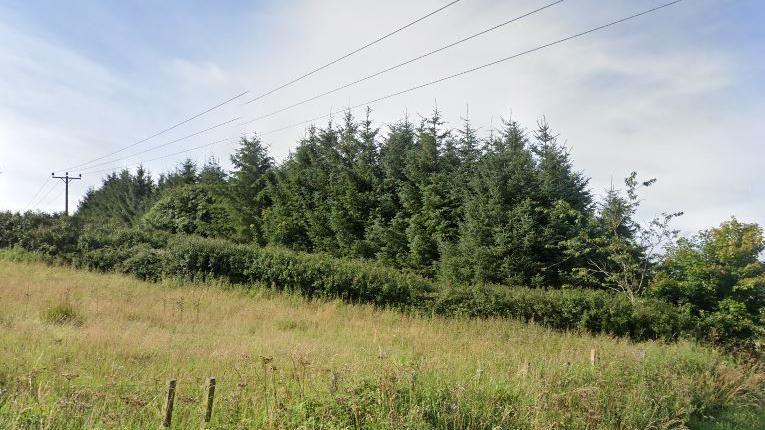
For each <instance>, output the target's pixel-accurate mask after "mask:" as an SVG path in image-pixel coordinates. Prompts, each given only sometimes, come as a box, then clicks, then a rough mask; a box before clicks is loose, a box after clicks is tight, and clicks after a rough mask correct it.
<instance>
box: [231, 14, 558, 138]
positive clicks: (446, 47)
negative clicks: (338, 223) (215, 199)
mask: <svg viewBox="0 0 765 430" xmlns="http://www.w3.org/2000/svg"><path fill="white" fill-rule="evenodd" d="M563 1H564V0H557V1H554V2H552V3H549V4H547V5H545V6H542V7H540V8H537V9H535V10H532V11H531V12H527V13H525V14H523V15H520V16H517V17H515V18H512V19H509V20H507V21H504V22H502V23H499V24H497V25H495V26H493V27H489V28H486V29H484V30H481V31H479V32H478V33H474V34H472V35H470V36H467V37H464V38H462V39H459V40H457V41H455V42H452V43H449V44H447V45H444V46H442V47H440V48H437V49H434V50H432V51H428V52H425V53H424V54H421V55H418V56H416V57H413V58H410V59H408V60H406V61H402V62H400V63H398V64H396V65H394V66H390V67H388V68H386V69H383V70H380V71H378V72H375V73H372V74H371V75H367V76H364V77H363V78H359V79H356V80H355V81H351V82H348V83H346V84H343V85H340V86H339V87H337V88H334V89H331V90H329V91H326V92H323V93H321V94H317V95H315V96H313V97H309V98H307V99H304V100H301V101H299V102H297V103H294V104H291V105H289V106H285V107H283V108H280V109H277V110H275V111H273V112H269V113H267V114H263V115H261V116H258V117H256V118H253V119H251V120H249V121H247V122H245V123H243V124H242V125H245V124H250V123H253V122H255V121H258V120H261V119H265V118H268V117H271V116H274V115H276V114H278V113H282V112H284V111H287V110H290V109H292V108H295V107H298V106H300V105H303V104H306V103H308V102H312V101H314V100H316V99H319V98H322V97H324V96H328V95H330V94H333V93H336V92H338V91H341V90H344V89H346V88H349V87H352V86H354V85H356V84H360V83H362V82H364V81H367V80H369V79H372V78H376V77H378V76H380V75H383V74H385V73H388V72H390V71H393V70H396V69H398V68H401V67H404V66H406V65H408V64H411V63H414V62H416V61H419V60H422V59H423V58H426V57H429V56H431V55H433V54H437V53H439V52H442V51H445V50H447V49H449V48H452V47H455V46H457V45H459V44H462V43H465V42H467V41H469V40H472V39H475V38H476V37H479V36H483V35H484V34H486V33H489V32H492V31H494V30H497V29H499V28H502V27H504V26H506V25H509V24H512V23H514V22H516V21H520V20H522V19H523V18H526V17H529V16H531V15H534V14H536V13H539V12H541V11H543V10H545V9H547V8H550V7H552V6H555V5H557V4H559V3H563Z"/></svg>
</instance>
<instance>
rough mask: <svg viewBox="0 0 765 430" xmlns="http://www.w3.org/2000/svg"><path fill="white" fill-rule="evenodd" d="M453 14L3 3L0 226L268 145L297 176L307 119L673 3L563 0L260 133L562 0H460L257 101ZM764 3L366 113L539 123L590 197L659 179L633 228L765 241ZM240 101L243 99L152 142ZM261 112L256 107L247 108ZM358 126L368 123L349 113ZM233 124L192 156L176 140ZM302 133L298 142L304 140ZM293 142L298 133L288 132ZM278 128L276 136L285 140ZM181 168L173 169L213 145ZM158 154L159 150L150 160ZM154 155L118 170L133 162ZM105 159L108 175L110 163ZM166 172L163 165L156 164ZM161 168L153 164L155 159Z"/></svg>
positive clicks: (593, 37)
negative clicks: (139, 170) (136, 180)
mask: <svg viewBox="0 0 765 430" xmlns="http://www.w3.org/2000/svg"><path fill="white" fill-rule="evenodd" d="M447 3H448V0H420V1H417V2H411V1H398V0H396V1H385V2H379V1H367V0H364V1H358V0H357V1H352V0H321V1H319V0H314V1H302V0H294V1H244V0H242V1H218V2H209V1H161V2H159V1H148V0H135V1H130V2H117V1H102V0H92V1H85V0H70V1H67V2H60V1H57V0H55V1H54V0H47V1H46V0H38V1H29V0H24V1H21V0H18V1H16V0H11V1H9V0H0V210H13V211H18V210H25V209H33V210H43V211H61V210H63V205H64V186H63V183H61V181H57V180H51V179H49V177H50V175H51V172H55V173H56V174H57V175H58V174H62V173H64V171H65V170H66V169H67V168H70V167H74V166H78V165H80V164H82V163H83V162H87V161H90V160H94V159H97V158H98V160H97V161H94V162H92V163H90V164H88V165H86V166H82V167H79V168H75V169H70V173H71V174H75V175H78V174H82V175H83V177H82V180H78V181H74V182H72V183H71V184H70V206H72V207H74V206H75V205H76V204H77V202H78V201H79V199H80V198H81V196H82V195H83V193H84V192H85V191H86V190H87V189H88V187H93V186H98V184H99V183H100V182H101V180H102V179H103V177H104V175H106V174H107V173H108V171H104V170H108V169H121V168H125V167H127V168H135V166H136V165H137V164H139V163H142V164H144V165H145V166H146V167H147V168H148V169H149V170H150V171H151V172H152V173H153V174H155V175H156V174H159V173H161V172H163V171H167V170H170V169H173V168H174V167H175V165H177V163H178V162H179V161H181V160H183V159H184V158H187V157H189V158H192V159H193V160H195V161H197V162H198V163H204V162H205V160H208V159H210V158H211V157H212V158H216V159H218V160H220V163H221V164H223V165H224V166H226V167H228V166H230V164H229V161H228V159H229V156H230V154H231V152H232V150H233V149H235V147H236V143H235V141H236V138H238V137H239V136H241V135H243V134H246V133H253V132H257V133H259V134H261V136H262V138H263V140H264V142H265V143H266V144H267V145H269V147H270V149H271V152H272V155H273V156H274V157H275V158H276V159H277V160H281V159H284V157H286V156H287V155H288V154H289V151H290V149H291V148H294V147H295V145H296V144H297V142H298V140H299V139H300V137H301V136H303V135H304V134H305V131H306V127H307V125H306V124H305V123H304V122H305V121H306V120H308V119H311V118H315V117H318V116H325V118H323V119H321V120H317V121H316V122H317V125H325V124H326V122H327V121H328V119H329V118H330V117H331V118H339V117H340V115H342V112H343V110H344V109H347V108H348V107H349V106H355V105H359V104H363V103H364V102H366V101H369V100H373V99H376V98H378V97H380V96H383V95H387V94H390V93H395V92H398V91H401V90H404V89H407V88H411V87H414V86H417V85H419V84H422V83H425V82H428V81H432V80H435V79H439V78H441V77H444V76H447V75H451V74H453V73H456V72H460V71H463V70H466V69H470V68H472V67H475V66H478V65H481V64H485V63H488V62H491V61H493V60H496V59H499V58H503V57H507V56H510V55H513V54H516V53H518V52H522V51H525V50H528V49H531V48H534V47H537V46H540V45H544V44H546V43H549V42H551V41H554V40H558V39H561V38H564V37H566V36H569V35H572V34H576V33H579V32H582V31H585V30H588V29H590V28H592V27H596V26H599V25H602V24H605V23H607V22H610V21H613V20H616V19H619V18H622V17H624V16H627V15H631V14H633V13H636V12H639V11H642V10H644V9H649V8H651V7H654V6H657V5H659V4H661V3H662V0H658V1H655V0H652V1H644V0H632V1H626V0H613V1H608V2H603V1H600V0H565V1H563V2H561V3H559V4H556V5H553V6H550V7H549V8H546V9H544V10H543V11H540V12H538V13H535V14H533V15H531V16H528V17H526V18H524V19H521V20H519V21H517V22H514V23H512V24H509V25H507V26H505V27H502V28H500V29H498V30H496V31H492V32H490V33H488V34H485V35H483V36H481V37H478V38H475V39H473V40H471V41H469V42H466V43H463V44H461V45H458V46H455V47H453V48H450V49H447V50H444V51H443V52H440V53H438V54H435V55H433V56H430V57H428V58H425V59H423V60H421V61H416V62H413V63H411V64H409V65H407V66H405V67H402V68H399V69H397V70H394V71H392V72H390V73H386V74H384V75H382V76H379V77H377V78H374V79H370V80H368V81H365V82H363V83H361V84H359V85H356V86H353V87H351V88H348V89H345V90H342V91H339V92H337V93H335V94H332V95H329V96H326V97H322V98H319V99H317V100H315V101H312V102H309V103H305V104H303V105H301V106H299V107H296V108H294V109H289V110H287V111H285V112H282V113H279V114H277V115H273V116H271V117H268V118H265V119H262V120H257V121H253V122H251V123H249V124H246V125H241V124H243V123H245V122H247V121H249V120H251V119H253V118H255V117H258V116H260V115H263V114H265V113H269V112H272V111H274V110H277V109H280V108H282V107H285V106H289V105H291V104H293V103H295V102H297V101H300V100H303V99H305V98H308V97H311V96H314V95H317V94H320V93H323V92H324V91H327V90H329V89H332V88H335V87H337V86H339V85H342V84H345V83H347V82H351V81H354V80H356V79H358V78H360V77H362V76H365V75H368V74H371V73H374V72H377V71H379V70H382V69H385V68H387V67H389V66H391V65H394V64H397V63H399V62H401V61H404V60H407V59H409V58H412V57H415V56H418V55H420V54H422V53H424V52H427V51H429V50H432V49H436V48H439V47H441V46H443V45H445V44H448V43H451V42H453V41H456V40H459V39H461V38H463V37H466V36H469V35H471V34H473V33H476V32H478V31H481V30H483V29H485V28H488V27H491V26H493V25H496V24H498V23H500V22H503V21H506V20H508V19H510V18H513V17H517V16H520V15H523V14H525V13H527V12H530V11H533V10H535V9H538V8H540V7H543V6H545V5H548V4H550V3H553V0H547V1H544V0H543V1H540V0H511V1H491V0H461V1H459V2H457V3H456V4H454V5H452V6H450V7H448V8H446V9H444V10H443V11H441V12H439V13H437V14H435V15H433V16H431V17H429V18H428V19H426V20H423V21H421V22H419V23H418V24H416V25H413V26H412V27H409V28H407V29H405V30H403V31H401V32H399V33H397V34H395V35H393V36H391V37H389V38H387V39H385V40H384V41H382V42H380V43H378V44H375V45H373V46H371V47H369V48H368V49H365V50H363V51H361V52H359V53H357V54H355V55H353V56H350V57H349V58H346V59H344V60H342V61H340V62H338V63H337V64H334V65H332V66H330V67H327V68H326V69H324V70H322V71H320V72H318V73H315V74H313V75H311V76H309V77H307V78H305V79H303V80H301V81H299V82H297V83H295V84H294V85H291V86H289V87H286V88H284V89H282V90H280V91H277V92H275V93H273V94H271V95H269V96H267V97H264V98H262V99H260V100H258V101H256V102H253V103H250V104H245V103H244V101H247V100H249V99H250V98H253V97H254V96H256V95H258V94H262V93H264V92H266V91H269V90H271V89H273V88H276V87H278V86H280V85H281V84H283V83H285V82H287V81H289V80H291V79H292V78H295V77H297V76H300V75H302V74H303V73H305V72H307V71H310V70H312V69H314V68H316V67H318V66H321V65H323V64H325V63H327V62H328V61H330V60H333V59H335V58H338V57H340V56H342V55H343V54H345V53H347V52H349V51H352V50H354V49H356V48H358V47H360V46H362V45H364V44H365V43H367V42H369V41H372V40H374V39H376V38H377V37H379V36H381V35H383V34H385V33H388V32H389V31H391V30H393V29H395V28H398V27H400V26H402V25H404V24H406V23H408V22H410V21H413V20H414V19H416V18H418V17H420V16H423V15H425V14H427V13H428V12H430V11H432V10H435V9H437V8H439V7H441V6H443V5H445V4H447ZM763 22H765V4H762V2H761V1H759V0H735V1H734V0H684V1H682V2H680V3H678V4H676V5H673V6H670V7H668V8H665V9H662V10H660V11H658V12H656V13H653V14H649V15H646V16H642V17H639V18H637V19H634V20H631V21H628V22H625V23H623V24H619V25H617V26H614V27H611V28H608V29H605V30H602V31H598V32H595V33H592V34H589V35H587V36H584V37H582V38H578V39H575V40H572V41H569V42H566V43H562V44H559V45H555V46H552V47H549V48H546V49H542V50H539V51H537V52H533V53H531V54H528V55H524V56H521V57H518V58H515V59H513V60H510V61H507V62H504V63H501V64H497V65H495V66H492V67H489V68H486V69H483V70H480V71H476V72H473V73H469V74H466V75H464V76H461V77H458V78H455V79H450V80H447V81H443V82H440V83H438V84H436V85H432V86H428V87H425V88H422V89H419V90H416V91H412V92H409V93H406V94H402V95H399V96H396V97H392V98H390V99H387V100H384V101H381V102H378V103H374V104H371V105H370V107H371V108H372V110H373V113H372V118H373V119H374V121H375V123H376V125H377V126H379V127H380V128H381V129H382V130H383V131H384V130H385V128H386V126H387V124H391V123H393V122H396V121H398V120H400V119H402V118H403V117H404V116H409V117H410V118H414V119H416V118H418V115H428V114H429V113H430V112H431V111H432V110H433V109H434V108H435V107H437V108H438V109H439V110H441V111H442V112H443V114H444V116H445V119H446V120H447V124H448V125H449V126H451V127H459V126H460V125H461V121H462V118H464V117H466V116H469V118H470V120H471V122H472V123H473V125H475V126H477V127H479V128H480V131H481V133H483V134H484V135H487V134H488V133H489V132H490V131H491V130H492V129H493V128H496V127H498V125H499V124H500V122H501V120H502V119H503V118H504V119H508V118H512V119H514V120H516V121H518V122H519V123H520V124H522V125H524V126H526V127H528V128H533V127H534V126H535V124H536V122H537V121H538V120H539V119H540V118H541V117H543V116H544V117H545V118H546V119H547V121H548V122H549V123H550V125H551V126H552V127H553V129H554V130H555V131H556V132H557V133H559V136H560V139H561V140H562V141H565V142H566V144H567V145H568V147H569V148H570V150H571V154H572V157H573V159H574V164H575V167H576V169H578V170H581V171H582V172H584V174H585V175H586V176H588V177H590V178H591V182H590V184H591V187H592V190H593V193H594V194H595V195H598V196H600V195H602V194H603V193H604V191H605V190H606V189H607V188H608V187H610V186H611V184H615V185H616V186H618V185H619V184H621V183H622V180H623V178H624V177H626V176H627V175H628V174H629V173H630V172H631V171H637V172H638V173H639V176H640V177H641V178H646V179H647V178H654V177H655V178H657V179H658V181H657V183H656V185H654V186H653V187H651V188H649V189H646V190H644V192H643V198H644V202H643V205H642V207H641V212H640V216H641V217H642V218H644V219H649V218H650V217H652V216H653V215H655V214H658V213H660V212H663V211H672V212H674V211H683V212H684V215H683V216H682V217H681V218H680V219H678V220H677V222H676V225H677V227H678V228H680V229H681V230H682V231H683V232H686V233H692V232H694V231H696V230H699V229H705V228H709V227H711V226H714V225H717V224H719V223H720V222H722V221H724V220H725V219H727V218H729V217H730V216H732V215H734V216H736V217H738V218H739V219H740V220H743V221H747V222H758V223H760V224H761V225H765V187H763V186H762V182H763V181H762V179H763V177H764V176H765V174H764V173H763V167H765V163H764V160H765V145H763V141H762V140H763V138H762V136H763V135H765V120H763V118H765V57H764V56H763V55H762V52H765V49H764V48H765V26H763V25H762V23H763ZM243 91H249V93H248V94H247V95H245V96H243V97H240V98H238V99H236V100H235V101H233V102H231V103H228V104H226V105H224V106H223V107H221V108H218V109H215V110H213V111H211V112H209V113H207V114H205V115H203V116H201V117H199V118H197V119H195V120H193V121H190V122H188V123H186V124H183V125H181V126H179V127H177V128H175V129H173V130H171V131H169V132H166V133H164V134H161V135H160V136H157V137H154V138H152V139H149V140H147V141H145V142H142V143H140V144H136V145H135V146H132V147H130V148H129V149H126V150H124V151H122V152H120V153H118V154H117V155H114V156H111V157H104V156H105V155H108V154H110V153H112V152H114V151H117V150H119V149H121V148H123V147H126V146H128V145H131V144H134V143H136V142H139V141H141V140H143V139H145V138H146V137H149V136H152V135H153V134H155V133H157V132H158V131H161V130H163V129H165V128H167V127H169V126H171V125H173V124H176V123H178V122H180V121H182V120H184V119H185V118H188V117H190V116H192V115H195V114H197V113H200V112H202V111H204V110H206V109H208V108H210V107H212V106H214V105H217V104H218V103H220V102H222V101H224V100H227V99H230V98H231V97H234V96H236V95H237V94H240V93H242V92H243ZM248 96H249V97H248ZM356 112H357V113H361V110H358V111H356ZM235 118H239V119H237V120H236V121H233V122H231V123H229V124H227V125H224V126H219V127H217V128H214V129H212V130H210V131H207V132H204V133H200V134H198V135H196V136H193V137H191V138H188V139H184V140H180V141H178V142H174V143H170V142H172V141H174V140H177V139H179V138H183V137H185V136H189V135H191V134H195V133H196V132H198V131H201V130H204V129H207V128H210V127H213V126H216V125H218V124H221V123H223V122H226V121H229V120H232V119H235ZM300 123H303V124H300ZM294 124H299V125H296V126H293V127H287V126H290V125H294ZM276 130H278V131H276ZM222 139H230V140H228V141H224V142H221V143H217V144H213V145H208V146H204V147H202V148H200V149H197V150H194V151H190V152H187V153H184V154H178V155H173V156H168V157H164V156H166V155H169V154H174V153H177V152H180V151H185V150H188V149H190V148H194V147H199V146H203V145H207V144H209V143H211V142H216V141H219V140H222ZM155 147H159V148H156V149H152V148H155ZM137 152H142V153H141V154H138V155H136V156H134V157H131V158H127V159H124V160H115V159H117V158H124V157H125V156H129V155H131V154H133V153H137ZM101 157H104V158H101ZM159 157H164V158H161V159H157V158H159ZM149 160H153V161H149Z"/></svg>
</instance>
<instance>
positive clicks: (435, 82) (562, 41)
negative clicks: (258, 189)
mask: <svg viewBox="0 0 765 430" xmlns="http://www.w3.org/2000/svg"><path fill="white" fill-rule="evenodd" d="M681 1H682V0H674V1H671V2H668V3H664V4H662V5H659V6H656V7H653V8H650V9H647V10H644V11H642V12H638V13H635V14H632V15H629V16H627V17H624V18H621V19H618V20H615V21H611V22H609V23H606V24H603V25H600V26H597V27H593V28H590V29H588V30H585V31H582V32H579V33H576V34H573V35H570V36H567V37H564V38H562V39H558V40H555V41H552V42H549V43H546V44H543V45H539V46H537V47H534V48H531V49H527V50H525V51H522V52H519V53H516V54H513V55H510V56H507V57H504V58H500V59H498V60H495V61H492V62H489V63H486V64H482V65H480V66H476V67H472V68H470V69H466V70H463V71H461V72H457V73H454V74H451V75H447V76H444V77H442V78H439V79H436V80H433V81H429V82H425V83H423V84H420V85H416V86H413V87H410V88H407V89H405V90H401V91H398V92H394V93H391V94H387V95H384V96H381V97H378V98H375V99H372V100H368V101H366V102H363V103H359V104H357V105H354V106H351V107H349V108H348V110H354V109H358V108H360V107H364V106H368V105H371V104H374V103H378V102H380V101H383V100H387V99H390V98H393V97H396V96H399V95H402V94H406V93H409V92H412V91H416V90H418V89H422V88H425V87H428V86H432V85H435V84H438V83H440V82H444V81H447V80H450V79H454V78H457V77H460V76H463V75H466V74H469V73H472V72H476V71H478V70H482V69H485V68H488V67H491V66H495V65H497V64H500V63H503V62H506V61H509V60H512V59H515V58H518V57H521V56H524V55H527V54H531V53H533V52H537V51H540V50H543V49H546V48H549V47H552V46H555V45H558V44H561V43H564V42H567V41H570V40H573V39H577V38H580V37H583V36H586V35H588V34H591V33H594V32H597V31H600V30H604V29H606V28H609V27H612V26H615V25H618V24H621V23H623V22H625V21H629V20H632V19H635V18H638V17H640V16H643V15H647V14H650V13H653V12H656V11H658V10H661V9H664V8H667V7H669V6H672V5H674V4H677V3H680V2H681ZM332 115H333V114H332V113H329V114H324V115H320V116H316V117H314V118H311V119H308V120H305V121H301V122H298V123H293V124H290V125H287V126H284V127H280V128H277V129H273V130H269V131H266V132H264V133H260V135H261V136H263V135H267V134H272V133H276V132H279V131H283V130H287V129H290V128H293V127H297V126H300V125H305V124H310V123H312V122H315V121H317V120H319V119H323V118H327V117H331V116H332ZM244 124H246V123H240V124H236V125H237V126H241V125H244ZM168 144H169V143H168ZM184 152H185V151H184ZM115 161H119V160H115ZM93 167H95V166H93ZM109 170H111V169H109Z"/></svg>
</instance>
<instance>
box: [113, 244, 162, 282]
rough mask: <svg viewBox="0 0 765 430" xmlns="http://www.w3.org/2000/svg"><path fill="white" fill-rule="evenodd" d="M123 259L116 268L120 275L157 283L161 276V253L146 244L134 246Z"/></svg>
mask: <svg viewBox="0 0 765 430" xmlns="http://www.w3.org/2000/svg"><path fill="white" fill-rule="evenodd" d="M127 255H128V257H127V258H125V259H124V260H123V261H122V262H121V263H120V264H119V265H118V266H117V267H118V269H117V270H118V271H119V272H121V273H128V274H131V275H133V276H135V277H137V278H138V279H142V280H145V281H159V280H160V279H161V278H162V274H163V269H162V266H163V258H162V251H161V250H156V249H153V248H151V247H150V246H148V245H146V244H139V245H135V246H133V247H132V248H130V249H129V250H128V252H127Z"/></svg>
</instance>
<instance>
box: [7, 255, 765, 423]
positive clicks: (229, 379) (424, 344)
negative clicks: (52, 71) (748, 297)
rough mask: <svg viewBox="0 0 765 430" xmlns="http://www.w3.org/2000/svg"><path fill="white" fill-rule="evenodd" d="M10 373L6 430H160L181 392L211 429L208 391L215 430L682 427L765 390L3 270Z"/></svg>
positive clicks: (638, 363) (549, 349)
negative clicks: (164, 412) (214, 382)
mask: <svg viewBox="0 0 765 430" xmlns="http://www.w3.org/2000/svg"><path fill="white" fill-rule="evenodd" d="M62 309H63V310H65V311H66V312H64V313H63V314H65V315H66V316H67V317H66V318H63V319H61V320H60V321H58V320H56V318H55V316H56V315H60V314H62V312H63V311H62ZM50 315H53V317H49V316H50ZM591 348H596V349H597V351H598V355H599V363H598V365H597V366H595V367H593V366H591V364H590V362H589V355H590V350H591ZM0 358H1V359H0V390H2V393H0V427H1V428H13V429H16V428H41V429H80V428H88V429H90V428H135V429H138V428H148V427H156V426H157V425H158V424H159V420H160V413H161V407H162V401H163V394H164V386H165V380H166V379H167V378H169V377H174V378H176V379H177V380H178V391H177V399H176V412H175V416H174V420H173V421H174V427H175V428H192V427H193V428H199V426H200V423H201V418H202V399H203V395H204V393H203V388H204V383H205V380H206V378H207V377H208V376H216V377H217V378H218V395H217V398H216V405H215V411H214V414H213V422H212V427H213V428H283V429H293V428H305V429H319V428H327V429H329V428H333V429H334V428H372V429H400V428H412V429H421V428H440V429H460V428H465V429H495V428H501V429H505V428H519V429H554V428H565V429H620V428H623V429H637V428H654V429H664V428H684V427H685V426H686V424H687V423H688V422H689V420H690V419H691V417H692V416H699V415H710V414H714V413H715V411H717V410H719V409H720V408H724V407H728V406H730V405H738V404H753V405H756V404H759V403H760V402H761V399H762V397H761V395H762V392H763V384H764V382H763V381H764V378H765V376H763V373H762V372H760V371H759V370H757V369H756V367H753V366H749V365H745V364H742V363H735V362H733V361H732V360H731V359H730V358H727V357H725V356H724V355H722V354H721V353H718V352H716V351H714V350H711V349H707V348H703V347H700V346H697V345H695V344H692V343H685V342H680V343H677V344H663V343H659V342H647V343H639V344H634V343H629V342H626V341H623V340H618V339H612V338H608V337H602V336H601V337H597V336H595V337H593V336H589V335H583V334H578V333H559V332H553V331H550V330H546V329H545V328H543V327H539V326H535V325H528V324H522V323H518V322H513V321H505V320H464V319H443V318H436V317H433V318H426V317H415V316H408V315H403V314H400V313H397V312H393V311H384V310H378V309H374V308H372V307H368V306H349V305H345V304H343V303H340V302H319V301H306V300H304V299H302V298H300V297H297V296H290V295H286V294H276V293H273V292H271V291H270V290H268V289H253V290H252V291H251V292H247V293H245V292H243V291H240V290H235V289H232V288H228V287H227V286H225V285H211V284H207V285H191V284H180V283H173V282H164V283H160V284H149V283H144V282H139V281H136V280H134V279H132V278H129V277H125V276H119V275H100V274H94V273H88V272H82V271H75V270H72V269H68V268H61V267H49V266H45V265H43V264H40V263H35V262H29V261H15V262H11V261H7V260H5V261H2V260H0Z"/></svg>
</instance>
